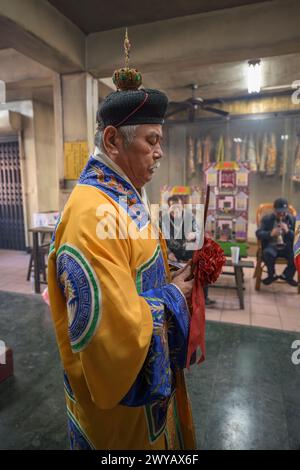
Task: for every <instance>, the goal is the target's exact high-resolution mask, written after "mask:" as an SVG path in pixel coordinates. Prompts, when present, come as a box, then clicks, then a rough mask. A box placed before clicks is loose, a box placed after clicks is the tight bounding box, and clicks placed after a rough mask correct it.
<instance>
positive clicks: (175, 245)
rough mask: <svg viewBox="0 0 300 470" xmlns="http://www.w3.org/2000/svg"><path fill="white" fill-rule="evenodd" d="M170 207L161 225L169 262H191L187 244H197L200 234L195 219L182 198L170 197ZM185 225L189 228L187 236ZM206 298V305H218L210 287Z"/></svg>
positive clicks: (191, 255)
mask: <svg viewBox="0 0 300 470" xmlns="http://www.w3.org/2000/svg"><path fill="white" fill-rule="evenodd" d="M168 206H169V213H168V214H165V215H164V216H163V217H162V219H161V221H160V223H161V227H162V231H163V233H164V235H165V238H166V243H167V246H168V251H169V255H168V257H169V261H175V262H186V261H189V260H190V259H192V257H193V250H190V249H188V248H187V244H188V243H189V242H196V240H197V235H198V233H199V231H197V224H196V221H195V218H194V216H193V214H192V213H191V212H189V211H187V210H186V209H184V205H183V202H182V199H181V197H180V196H177V195H173V196H170V197H169V199H168ZM185 225H186V226H187V227H188V230H187V232H188V233H187V234H186V231H185ZM196 243H197V242H196ZM204 296H205V305H207V306H212V305H214V304H215V303H216V301H215V300H212V299H210V298H209V297H208V286H204Z"/></svg>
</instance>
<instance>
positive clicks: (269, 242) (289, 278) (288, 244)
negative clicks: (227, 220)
mask: <svg viewBox="0 0 300 470" xmlns="http://www.w3.org/2000/svg"><path fill="white" fill-rule="evenodd" d="M273 207H274V212H272V214H267V215H265V216H264V217H263V218H262V220H261V223H260V227H259V228H258V230H257V231H256V236H257V238H258V240H261V242H262V258H263V261H264V262H265V263H266V266H267V268H268V277H267V278H266V279H263V281H262V282H263V283H264V284H265V285H269V284H271V283H272V282H274V281H276V280H277V279H283V280H284V281H286V282H288V283H289V284H290V285H291V286H297V285H298V284H297V282H296V281H295V280H294V274H295V271H296V269H295V265H294V255H293V240H294V230H295V218H294V217H293V216H292V215H291V214H289V213H288V210H289V209H288V202H287V200H286V199H283V198H279V199H276V201H274V205H273ZM276 258H285V259H286V260H287V266H286V268H285V270H284V271H283V274H282V275H281V276H276V274H275V261H276Z"/></svg>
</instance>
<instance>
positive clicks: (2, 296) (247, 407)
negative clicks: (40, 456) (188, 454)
mask: <svg viewBox="0 0 300 470" xmlns="http://www.w3.org/2000/svg"><path fill="white" fill-rule="evenodd" d="M0 332H1V338H2V339H3V340H4V341H5V342H6V344H7V345H9V346H11V348H12V350H13V353H14V366H15V373H14V376H13V377H10V378H9V379H7V380H5V381H4V382H2V383H1V384H0V416H1V418H0V449H1V450H2V449H13V450H15V449H67V448H68V442H67V419H66V407H65V403H64V394H63V374H62V366H61V364H60V359H59V355H58V351H57V346H56V341H55V335H54V331H53V325H52V322H51V320H50V316H49V310H48V307H47V305H46V304H45V303H44V302H43V301H42V300H41V298H40V296H38V295H24V294H13V293H10V292H0ZM297 339H299V335H298V333H288V332H285V331H278V330H277V331H276V330H273V329H267V330H266V329H264V328H256V327H252V328H251V327H249V326H242V325H232V324H229V323H221V322H210V321H208V322H207V329H206V360H205V361H204V362H203V363H202V364H201V365H200V366H197V365H195V366H192V367H191V369H190V371H186V379H187V387H188V392H189V395H190V398H191V402H192V410H193V417H194V423H195V428H196V435H197V441H198V448H200V449H203V450H204V449H224V450H226V449H231V450H234V449H300V399H299V389H300V365H295V364H293V362H292V360H291V352H292V349H291V345H292V344H293V342H294V341H295V340H297Z"/></svg>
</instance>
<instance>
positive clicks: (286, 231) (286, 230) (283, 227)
mask: <svg viewBox="0 0 300 470" xmlns="http://www.w3.org/2000/svg"><path fill="white" fill-rule="evenodd" d="M280 227H281V228H282V230H283V231H284V233H288V231H289V227H288V225H287V224H285V223H284V222H281V224H280Z"/></svg>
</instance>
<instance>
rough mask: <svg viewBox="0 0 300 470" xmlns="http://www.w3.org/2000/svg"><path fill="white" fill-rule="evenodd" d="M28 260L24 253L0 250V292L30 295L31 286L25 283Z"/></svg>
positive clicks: (28, 256) (29, 283)
mask: <svg viewBox="0 0 300 470" xmlns="http://www.w3.org/2000/svg"><path fill="white" fill-rule="evenodd" d="M29 258H30V255H28V254H27V253H25V252H24V251H13V250H0V290H4V291H8V292H19V293H20V294H31V293H32V289H33V285H32V283H31V282H30V281H26V276H27V269H28V265H29Z"/></svg>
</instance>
